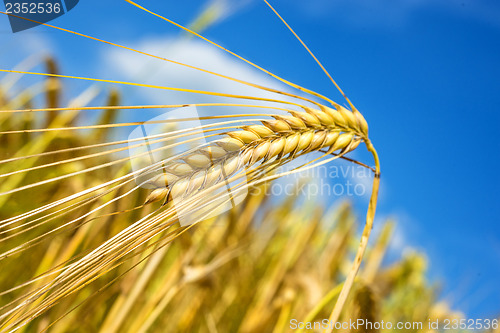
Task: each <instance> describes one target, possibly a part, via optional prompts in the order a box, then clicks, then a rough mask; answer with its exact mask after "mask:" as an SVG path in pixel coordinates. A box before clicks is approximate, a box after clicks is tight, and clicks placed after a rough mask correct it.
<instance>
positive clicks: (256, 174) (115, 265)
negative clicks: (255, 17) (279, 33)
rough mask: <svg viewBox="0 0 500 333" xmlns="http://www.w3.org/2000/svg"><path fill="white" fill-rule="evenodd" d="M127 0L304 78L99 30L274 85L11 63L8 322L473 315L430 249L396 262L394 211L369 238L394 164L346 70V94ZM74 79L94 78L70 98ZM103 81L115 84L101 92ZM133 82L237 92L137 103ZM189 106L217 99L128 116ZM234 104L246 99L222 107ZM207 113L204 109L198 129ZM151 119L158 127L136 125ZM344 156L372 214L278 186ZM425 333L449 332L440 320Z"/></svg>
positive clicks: (113, 327) (5, 207)
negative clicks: (435, 276) (439, 277)
mask: <svg viewBox="0 0 500 333" xmlns="http://www.w3.org/2000/svg"><path fill="white" fill-rule="evenodd" d="M127 2H128V3H129V4H128V5H132V6H135V8H136V10H137V11H141V12H147V13H149V14H150V15H152V17H153V18H154V19H159V20H163V21H165V24H171V25H172V24H173V25H174V26H177V28H179V29H181V30H184V32H186V33H189V34H191V35H192V36H193V37H192V38H201V39H202V40H204V41H205V42H207V43H209V44H210V45H211V47H213V48H219V49H222V50H223V51H225V52H228V53H230V55H231V56H233V57H236V58H237V59H239V60H240V61H242V62H245V63H246V64H247V65H249V66H253V67H254V68H256V69H257V70H259V71H263V72H264V73H266V75H268V76H271V77H272V78H273V79H276V80H277V81H278V82H280V84H282V85H286V86H287V87H289V89H288V88H287V89H286V90H279V89H277V88H275V87H268V86H264V85H261V84H260V83H254V82H247V81H245V80H244V79H242V78H238V77H230V76H228V75H225V74H220V73H216V72H213V71H211V70H207V69H204V68H200V67H196V66H193V65H190V64H189V63H181V62H179V61H174V60H171V59H168V58H164V57H162V56H160V55H155V54H151V53H147V52H145V51H142V50H135V49H132V48H131V47H128V46H125V45H120V44H118V43H115V42H112V41H103V40H100V39H99V36H87V35H85V36H83V37H84V38H86V39H92V40H94V41H96V42H98V43H105V44H107V46H108V47H110V48H118V49H122V50H124V51H126V52H132V53H141V54H142V55H146V56H148V57H151V58H155V59H156V60H160V61H164V62H170V63H174V64H175V65H176V66H181V67H183V68H187V69H190V70H195V71H199V72H203V73H204V74H207V75H211V76H216V77H219V78H220V79H223V80H228V81H230V82H232V83H235V84H236V83H237V84H242V85H245V86H248V87H251V88H253V89H257V90H259V91H263V92H265V93H266V95H265V96H266V97H259V96H250V95H240V94H233V93H226V92H222V91H202V90H199V89H190V88H177V87H171V86H157V85H152V84H146V83H140V82H124V81H118V80H110V79H104V78H99V77H81V76H78V77H74V76H71V75H70V74H66V73H63V72H61V71H60V66H59V63H58V59H57V58H54V57H47V58H44V59H41V61H42V66H41V67H42V69H40V70H38V68H35V69H2V72H3V74H5V77H6V78H7V79H10V81H9V80H5V81H4V82H7V84H4V85H3V86H1V87H0V107H1V110H0V143H1V147H2V148H1V153H0V159H1V160H0V177H1V178H2V182H1V185H0V207H1V209H0V220H1V221H0V233H1V237H0V253H1V254H0V262H1V266H0V267H1V269H2V274H1V275H0V286H1V288H0V328H1V332H11V331H16V332H43V331H48V332H106V333H107V332H210V333H212V332H289V331H294V330H293V329H292V327H291V320H292V319H296V320H297V321H299V322H315V321H318V322H321V320H323V319H330V320H331V321H332V322H337V321H348V320H349V319H352V320H356V319H365V320H367V321H371V322H376V321H380V320H384V321H392V322H397V321H400V322H402V321H404V322H421V323H427V322H428V320H429V319H430V318H432V319H438V318H439V319H444V318H448V319H455V318H461V314H460V313H458V312H456V311H452V310H451V309H450V306H449V305H448V304H446V303H444V302H440V301H439V300H438V299H436V294H437V288H438V287H437V286H435V285H431V284H430V283H429V282H428V281H427V279H426V259H425V255H424V254H421V253H408V254H406V255H405V256H403V257H402V258H401V259H400V260H399V261H398V262H396V263H394V264H392V265H389V266H383V265H382V262H383V258H384V255H385V252H386V251H387V248H388V244H389V241H390V238H391V234H392V230H393V226H394V223H393V222H392V221H387V222H386V223H385V225H384V227H383V231H382V232H381V233H380V234H379V235H377V238H376V239H374V240H371V242H370V246H368V240H369V239H370V233H371V230H372V228H373V222H374V217H375V209H376V204H377V195H378V187H379V179H380V168H381V167H380V162H379V158H378V155H377V152H376V150H375V148H374V145H373V144H372V143H371V141H370V139H369V135H368V134H369V131H368V126H369V125H368V124H367V122H366V120H365V118H364V117H363V115H362V114H361V112H360V111H358V110H357V109H356V107H355V106H354V104H353V103H352V102H351V101H350V100H349V99H348V98H347V97H346V96H345V95H344V93H343V92H342V90H341V89H340V87H338V86H337V84H336V82H335V81H334V80H333V79H332V80H331V81H332V82H333V84H334V85H335V86H336V87H337V88H338V90H339V91H340V93H341V94H342V96H343V97H344V98H345V100H344V101H338V102H337V101H333V100H332V99H330V98H328V97H325V96H323V95H321V94H319V93H316V92H314V91H311V90H309V89H307V88H304V87H301V86H299V85H297V84H295V83H292V82H289V81H287V80H286V79H284V78H281V77H279V76H277V75H275V74H273V73H271V72H270V71H268V70H266V69H264V68H263V67H260V66H258V65H257V64H254V63H252V62H251V61H250V60H247V59H244V58H243V57H240V56H239V55H237V54H235V53H233V52H232V51H229V50H226V49H225V48H224V47H222V46H219V44H217V43H216V42H214V41H210V40H208V39H206V38H205V37H203V35H202V33H201V32H198V31H202V30H203V29H200V27H199V26H196V25H193V27H191V28H192V29H195V28H196V29H195V30H192V29H191V28H189V27H184V26H181V25H180V24H178V23H176V22H174V21H171V20H170V19H169V18H168V17H167V16H162V15H161V14H160V13H155V12H150V11H149V10H148V9H147V8H145V7H141V6H140V5H139V4H136V3H134V2H132V1H128V0H127ZM268 5H269V4H268ZM267 9H268V10H271V11H272V10H274V9H273V8H272V7H271V6H270V5H269V8H267ZM275 13H276V15H277V19H280V18H281V17H279V14H278V12H275ZM283 22H284V21H283ZM285 24H286V23H285ZM48 26H49V27H51V28H52V29H55V30H59V31H61V29H62V28H59V27H56V26H55V25H54V26H52V25H48ZM290 30H291V28H290ZM65 32H66V33H69V34H76V33H78V32H71V31H65ZM291 32H293V30H291ZM77 37H78V38H80V37H82V35H81V34H80V36H75V38H77ZM182 38H185V37H182ZM297 38H298V36H297ZM304 46H305V44H304ZM306 48H307V47H306ZM311 55H312V53H311ZM313 57H314V56H313ZM318 64H319V65H320V66H321V67H322V65H321V64H320V63H319V61H318ZM325 73H326V74H327V75H328V76H329V74H328V72H326V70H325ZM26 76H30V77H31V76H34V77H35V81H36V85H35V86H26V87H23V88H24V89H23V91H22V92H20V93H16V94H14V95H12V94H10V93H9V84H10V83H9V82H11V83H12V84H17V85H22V84H23V83H22V82H23V81H22V80H21V81H20V82H19V83H18V82H17V80H18V79H19V78H22V77H26ZM330 78H331V77H330ZM67 80H78V81H81V82H83V83H84V84H86V85H88V88H87V89H86V90H84V91H83V92H82V93H81V94H80V95H79V96H73V97H74V98H72V100H71V102H70V103H69V104H62V103H61V96H62V95H63V94H64V93H65V91H64V90H65V82H66V81H67ZM96 82H98V83H102V84H109V85H106V87H107V88H106V89H105V90H104V92H99V94H98V93H96V92H95V90H94V86H93V84H94V83H96ZM125 89H160V90H164V91H167V92H183V93H190V94H195V95H197V96H201V97H204V96H208V97H217V98H221V99H220V102H213V101H212V100H209V102H205V103H203V102H195V103H193V102H192V100H190V99H189V98H187V99H186V100H185V101H184V102H183V103H181V104H168V103H169V101H168V99H167V98H166V99H165V104H162V105H153V104H149V105H139V104H134V105H127V104H124V102H123V101H124V100H126V97H127V96H126V94H125V93H123V91H124V90H125ZM292 91H294V92H292ZM97 95H99V96H100V97H99V98H100V99H97V98H96V96H97ZM269 96H273V97H269ZM95 99H97V100H98V105H95V103H94V102H95ZM254 102H258V103H257V104H256V103H254ZM344 105H345V106H344ZM187 107H207V108H210V110H213V111H210V112H209V114H208V115H203V116H199V117H197V119H193V118H190V117H185V118H182V117H177V118H175V119H160V120H154V121H151V120H150V119H149V118H145V119H141V120H138V121H136V120H135V119H134V121H132V120H125V121H123V119H124V118H123V117H121V115H122V114H123V113H124V112H130V111H135V112H137V113H138V114H139V115H140V114H141V112H142V113H143V115H146V111H147V110H154V111H156V112H166V111H169V110H173V109H182V108H187ZM226 108H229V109H230V108H235V109H237V110H238V112H236V113H233V114H229V113H225V112H220V111H217V110H221V109H226ZM240 110H244V111H240ZM89 114H92V115H93V116H91V117H89V116H88V115H89ZM125 119H126V118H125ZM193 120H196V121H199V122H196V125H195V126H191V124H192V122H193ZM145 124H146V125H147V126H154V128H155V130H157V132H155V133H145V132H144V133H142V134H141V135H139V136H137V137H131V136H130V135H129V134H130V131H131V130H132V129H134V128H137V129H140V128H141V126H144V125H145ZM186 124H188V125H187V126H186ZM200 137H203V141H200ZM359 149H366V150H367V151H368V152H369V153H370V154H371V155H372V158H373V159H372V160H371V161H358V160H356V159H354V157H353V156H352V155H350V154H349V153H352V152H353V151H355V150H359ZM132 151H133V152H134V154H132V153H131V152H132ZM153 155H154V156H155V159H151V158H150V157H151V156H153ZM338 160H343V161H346V162H348V163H352V164H353V165H357V166H360V167H362V168H365V169H366V170H368V171H369V172H370V174H371V176H372V182H373V183H372V193H371V197H370V200H369V204H368V207H366V218H364V219H363V218H361V219H360V218H359V216H358V214H356V213H355V211H354V210H353V208H352V206H351V204H350V203H349V202H348V201H344V202H342V203H341V204H338V203H337V204H335V205H330V206H325V205H322V204H318V203H312V202H304V201H303V200H302V198H301V197H300V196H299V195H291V196H284V197H278V198H273V197H272V196H271V195H269V193H268V192H267V191H266V188H267V187H269V186H270V185H271V184H272V183H273V182H274V181H276V180H277V179H279V178H283V177H286V176H290V175H294V174H299V173H301V172H305V171H307V170H311V169H313V168H318V167H321V166H323V165H329V164H331V163H336V162H338ZM297 161H298V162H297ZM371 165H373V167H372V166H371ZM360 228H362V232H361V234H360V233H359V232H358V231H359V229H360ZM365 252H366V253H365ZM333 329H334V328H333V327H326V328H324V327H319V326H318V327H314V328H312V329H308V328H302V329H299V331H315V332H316V331H317V332H320V331H323V332H330V331H332V330H333ZM340 331H350V329H349V328H347V329H341V330H340ZM366 331H370V332H371V331H377V330H370V329H366ZM380 331H391V330H380ZM411 331H414V332H429V331H432V330H431V329H429V328H428V327H427V326H426V325H424V326H423V327H421V328H415V329H412V330H411Z"/></svg>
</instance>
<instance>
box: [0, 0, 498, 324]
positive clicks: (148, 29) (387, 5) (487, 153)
mask: <svg viewBox="0 0 500 333" xmlns="http://www.w3.org/2000/svg"><path fill="white" fill-rule="evenodd" d="M142 3H143V4H144V5H146V6H148V8H150V9H152V10H155V11H157V12H159V13H161V14H162V15H164V16H167V17H169V18H171V19H173V20H175V21H178V22H179V23H182V24H188V23H190V22H191V21H192V20H193V19H194V18H195V17H196V16H197V15H198V14H199V13H200V12H201V11H202V9H203V6H204V4H205V3H206V1H189V2H188V3H181V2H179V1H162V2H155V3H154V4H150V3H148V2H144V1H143V2H142ZM272 3H273V4H274V5H275V7H276V8H277V9H278V10H279V12H280V13H281V14H282V15H283V16H284V17H285V18H286V19H287V20H288V22H289V23H290V24H291V25H292V26H293V27H294V29H295V30H296V31H297V33H298V34H299V35H300V36H301V38H303V40H304V41H305V42H306V43H307V44H308V45H309V47H310V48H311V49H312V50H313V52H315V54H316V55H317V57H318V58H319V59H320V60H321V61H322V62H323V64H324V65H325V67H326V68H327V69H328V70H329V71H330V72H331V73H332V75H333V76H334V78H335V79H336V80H337V82H338V83H339V84H340V85H341V87H342V88H343V89H344V91H345V92H346V94H347V95H348V96H349V97H350V99H351V100H352V101H353V102H354V104H355V105H356V106H357V108H358V109H359V110H360V111H361V112H362V113H363V114H364V115H365V117H366V118H367V120H368V123H369V124H370V136H371V139H372V141H373V142H374V144H375V146H376V147H377V149H378V151H379V154H380V158H381V161H382V170H383V175H382V176H383V178H382V179H383V182H382V189H381V200H380V206H379V209H378V216H379V220H380V219H382V218H385V217H388V216H395V217H396V219H397V220H398V235H400V237H402V238H403V240H404V244H407V245H409V246H411V247H413V248H417V249H421V250H423V251H425V252H426V253H427V254H428V257H429V260H430V271H431V278H432V279H435V280H437V281H443V284H444V287H443V293H442V296H443V297H444V298H445V299H448V300H450V302H452V303H453V304H455V305H456V306H455V307H456V309H457V310H462V311H464V312H465V313H466V314H467V316H468V318H474V319H475V318H485V317H493V316H498V314H499V312H500V284H499V283H498V276H500V226H499V222H500V218H499V216H500V208H499V207H500V206H499V205H498V203H497V202H498V191H499V188H500V177H499V174H498V170H497V165H498V163H499V162H500V157H499V153H498V151H499V148H500V144H499V141H498V138H497V135H498V133H499V132H500V125H499V124H500V116H499V112H498V106H499V105H500V42H499V41H500V3H498V2H497V1H493V0H491V1H486V0H474V1H472V0H462V1H455V0H436V1H431V0H392V1H387V2H376V3H378V4H374V3H375V2H369V1H363V0H354V1H347V0H341V1H335V2H333V1H329V0H310V1H299V0H287V1H284V0H281V1H273V2H272ZM238 4H241V7H239V8H238V9H237V10H235V11H233V12H231V13H230V14H231V15H228V16H227V17H226V18H225V19H224V20H222V21H221V22H218V23H217V24H216V25H214V26H212V27H211V28H210V29H208V30H207V31H206V32H205V35H206V36H207V37H209V38H213V39H214V40H216V41H217V42H220V43H222V44H223V45H224V46H225V47H228V48H229V49H231V50H233V51H235V52H237V53H239V54H240V55H242V56H244V57H246V58H248V59H250V60H251V61H253V62H255V63H257V64H259V65H261V66H263V67H265V68H266V69H269V70H271V71H272V72H274V73H275V74H278V75H280V76H283V77H285V78H286V79H288V80H290V81H292V82H295V83H298V84H300V85H302V86H305V87H308V88H310V89H312V90H315V91H317V92H320V93H322V94H325V95H327V96H330V97H332V98H334V99H335V100H337V101H342V100H341V97H340V95H339V94H338V92H336V90H335V88H334V87H333V85H332V84H331V83H330V82H329V81H328V79H327V78H326V76H325V75H324V74H322V72H321V70H320V69H319V68H318V67H317V66H316V65H315V64H314V62H313V60H312V59H311V58H310V57H309V56H308V55H307V53H306V52H305V51H304V50H303V49H302V48H301V46H300V45H299V44H298V43H297V41H295V40H294V39H293V36H291V34H290V33H289V32H287V31H286V30H285V28H284V27H283V25H282V24H281V23H280V22H279V21H278V20H277V18H276V17H275V16H273V14H272V13H271V12H270V11H269V9H267V8H266V6H265V5H264V4H263V3H262V2H260V1H244V0H240V1H239V2H238ZM53 23H54V24H55V25H58V26H61V27H65V28H68V29H74V30H77V31H79V32H82V33H86V34H89V35H93V36H96V37H100V38H104V39H108V40H111V41H115V42H118V43H123V44H125V45H131V46H137V47H141V46H142V47H144V48H149V49H151V51H154V52H158V53H160V54H163V52H164V53H165V54H169V55H171V56H172V57H173V58H175V56H179V57H184V58H185V56H186V52H187V51H188V50H192V49H193V48H194V49H195V50H206V48H205V46H201V45H202V44H189V45H188V46H182V45H181V46H179V45H177V46H175V47H176V48H175V50H177V51H178V52H177V53H176V52H173V51H171V50H172V49H173V48H172V47H171V45H172V43H175V42H174V41H175V39H176V38H177V37H179V35H180V33H179V30H178V29H177V28H175V27H172V26H170V25H169V24H168V23H166V22H163V21H161V20H159V19H157V18H154V17H152V16H151V15H148V14H146V13H143V12H140V11H138V10H137V9H135V8H133V7H132V6H131V5H129V4H126V3H125V2H123V1H118V0H116V1H115V0H113V1H106V2H102V1H101V2H97V1H82V2H81V3H80V4H79V5H78V6H77V7H76V8H75V9H74V10H72V11H71V12H69V13H68V14H66V15H64V16H63V17H60V18H58V19H57V20H56V21H54V22H53ZM0 36H1V37H0V38H1V40H2V45H3V46H2V49H1V50H0V60H1V62H2V65H1V68H3V69H9V68H12V67H13V66H14V65H15V64H17V63H18V62H19V61H20V60H22V59H24V58H25V57H26V56H27V55H28V54H32V53H34V52H39V51H41V50H45V51H48V52H50V53H52V54H54V55H55V56H56V57H57V58H58V59H59V60H60V63H61V70H62V71H63V72H64V73H65V74H74V75H81V76H93V77H103V78H112V79H115V78H118V79H128V80H133V79H135V80H136V81H138V80H142V79H144V80H152V81H153V82H167V83H168V84H171V85H175V83H178V84H179V85H182V84H183V83H187V82H192V81H191V80H192V78H191V77H190V75H191V73H190V72H179V71H178V70H176V69H173V68H167V69H165V70H164V71H163V72H158V73H152V74H151V75H152V76H153V77H154V78H143V77H140V76H137V75H138V74H137V73H138V72H139V69H141V68H143V67H142V66H146V68H150V67H148V66H150V65H149V64H150V63H151V66H153V65H154V64H155V63H154V62H152V61H151V60H148V59H147V58H144V57H142V58H141V57H138V58H133V57H131V58H128V55H126V54H124V53H123V52H118V51H116V50H114V49H112V48H111V47H108V46H105V45H102V44H99V43H96V42H93V41H87V40H84V39H81V38H79V37H75V36H72V35H68V34H65V33H60V32H55V31H52V30H50V29H48V28H45V27H38V28H35V29H32V30H28V31H26V32H21V33H17V34H12V33H10V28H9V26H8V21H7V19H6V18H3V19H0ZM162 43H164V45H161V44H162ZM193 43H194V42H193ZM4 46H5V47H4ZM169 52H171V53H169ZM207 52H209V51H207ZM200 54H202V53H200ZM203 54H205V53H203ZM195 55H196V54H195ZM225 57H226V56H221V55H220V54H219V53H213V54H211V53H207V56H206V58H203V57H196V56H195V57H194V58H193V59H192V61H193V62H196V63H198V64H199V66H200V67H203V66H204V65H206V66H211V65H210V64H211V63H212V64H214V63H215V65H213V66H215V68H217V69H219V70H222V71H224V70H226V71H229V72H230V73H236V74H241V75H242V76H243V77H246V78H249V80H252V79H253V80H254V81H258V82H266V83H267V82H269V81H270V80H269V78H267V77H266V76H263V75H260V74H258V73H255V72H254V71H252V70H250V69H248V68H246V67H244V66H243V65H241V64H236V63H234V64H233V63H230V64H228V65H227V67H225V66H226V65H223V63H224V62H222V60H226V59H230V58H229V57H227V58H225ZM219 60H220V61H221V63H218V61H219ZM217 66H218V67H217ZM153 68H154V66H153ZM155 80H156V81H155ZM163 80H164V81H163ZM168 80H171V82H169V81H168ZM183 80H184V81H183ZM167 83H165V84H167ZM213 84H216V83H213ZM200 85H201V86H203V84H202V83H200ZM211 85H212V83H211ZM68 86H69V87H70V88H71V89H74V90H75V91H77V90H78V89H79V86H78V84H76V83H71V82H68ZM217 87H219V86H217ZM224 87H228V86H224V85H221V86H220V88H224ZM129 91H130V90H129ZM134 94H138V95H142V92H141V93H140V92H136V90H134V91H131V94H129V95H127V98H128V99H129V100H128V102H131V101H135V99H134V98H137V99H140V97H139V96H138V95H134ZM145 94H148V92H145ZM146 96H148V99H152V100H154V103H160V102H161V101H165V100H162V98H166V99H168V98H170V97H172V96H165V95H158V94H157V93H156V95H154V96H153V95H146ZM185 97H186V96H185V95H182V96H181V95H179V96H175V97H172V98H173V99H174V100H176V99H175V98H177V99H182V98H185ZM168 101H171V99H168ZM190 101H191V100H190ZM125 102H126V101H125ZM356 157H359V158H361V159H363V160H364V161H370V159H369V156H368V155H365V154H360V155H359V156H356ZM363 200H364V199H362V200H360V203H359V205H358V204H357V207H358V206H359V209H360V215H361V214H364V212H363V209H364V207H366V202H365V201H363ZM363 205H364V206H363Z"/></svg>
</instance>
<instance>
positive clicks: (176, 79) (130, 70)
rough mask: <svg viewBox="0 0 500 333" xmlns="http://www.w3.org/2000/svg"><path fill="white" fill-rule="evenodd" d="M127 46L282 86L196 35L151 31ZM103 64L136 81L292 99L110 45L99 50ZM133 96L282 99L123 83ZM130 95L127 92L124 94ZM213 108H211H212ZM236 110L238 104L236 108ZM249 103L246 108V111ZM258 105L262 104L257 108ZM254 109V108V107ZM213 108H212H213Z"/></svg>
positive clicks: (177, 100)
mask: <svg viewBox="0 0 500 333" xmlns="http://www.w3.org/2000/svg"><path fill="white" fill-rule="evenodd" d="M132 47H134V48H136V49H138V50H141V51H145V52H148V53H151V54H154V55H158V56H161V57H164V58H167V59H170V60H174V61H179V62H182V63H185V64H189V65H192V66H196V67H200V68H203V69H206V70H210V71H213V72H217V73H221V74H224V75H227V76H231V77H235V78H238V79H240V80H245V81H248V82H252V83H255V84H259V85H264V86H268V87H272V88H275V89H278V90H285V89H287V87H286V86H285V85H284V84H281V83H279V82H278V81H276V80H274V79H272V78H271V77H270V76H269V75H267V74H265V73H262V72H260V71H258V70H256V69H254V68H252V67H251V66H249V65H247V64H246V63H244V62H242V61H240V60H238V59H236V58H235V57H233V56H231V55H229V54H227V53H225V52H223V51H222V50H220V49H217V48H216V47H214V46H213V45H210V44H208V43H207V42H204V41H201V40H198V39H182V40H179V39H173V38H167V37H156V38H148V39H144V40H142V41H140V42H138V43H135V45H132ZM101 63H104V64H105V68H104V69H103V70H104V71H105V72H106V73H107V76H108V77H113V78H119V79H122V80H127V81H132V82H141V83H147V84H153V85H161V86H168V87H176V88H186V89H195V90H203V91H212V92H221V93H228V94H234V95H247V96H257V97H264V98H272V99H279V100H288V101H291V100H293V99H292V98H289V97H286V96H282V95H278V94H274V93H271V92H266V91H263V90H260V89H257V88H253V87H250V86H246V85H243V84H240V83H237V82H233V81H230V80H228V79H224V78H220V77H216V76H214V75H210V74H207V73H202V72H200V71H197V70H194V69H190V68H186V67H183V66H179V65H175V64H172V63H169V62H166V61H162V60H159V59H153V58H148V57H146V56H144V55H140V54H137V53H133V52H130V51H127V50H121V49H113V50H111V51H107V53H105V54H104V61H103V62H101ZM128 90H129V91H133V93H134V94H135V97H138V98H139V97H140V95H139V94H138V93H139V92H140V94H141V95H142V96H143V97H142V98H141V99H143V100H144V96H145V97H146V99H147V100H148V102H149V104H153V103H158V104H183V103H202V102H225V103H231V102H232V103H240V104H252V105H256V104H265V105H269V106H278V107H283V104H277V103H262V102H258V101H252V100H246V99H229V98H223V97H215V96H208V95H202V94H193V93H182V92H173V91H166V90H158V89H141V88H133V89H128ZM127 96H129V97H130V95H127ZM212 110H213V109H212ZM237 111H239V112H241V110H237ZM248 111H249V109H246V112H248ZM261 111H262V110H261ZM222 112H223V113H226V112H228V110H225V109H224V110H223V109H221V108H219V110H218V111H217V112H215V113H217V114H219V113H222ZM254 112H255V111H254ZM215 113H213V114H215Z"/></svg>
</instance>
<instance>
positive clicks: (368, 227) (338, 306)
mask: <svg viewBox="0 0 500 333" xmlns="http://www.w3.org/2000/svg"><path fill="white" fill-rule="evenodd" d="M365 143H366V148H367V149H368V151H369V152H371V153H372V155H373V159H374V162H375V176H374V178H373V187H372V194H371V197H370V203H369V204H368V211H367V213H366V224H365V228H364V229H363V234H362V236H361V241H360V243H359V247H358V252H357V253H356V257H355V258H354V262H353V263H352V267H351V270H350V271H349V274H348V275H347V278H346V280H345V283H344V286H343V287H342V290H341V291H340V295H339V298H338V299H337V302H336V303H335V306H334V307H333V310H332V313H331V314H330V318H329V321H328V322H329V323H330V324H329V325H327V328H325V329H324V330H323V333H331V332H332V330H333V327H334V325H331V324H332V323H333V324H334V323H336V322H337V320H338V319H339V317H340V313H341V312H342V309H343V307H344V304H345V302H346V300H347V297H348V296H349V292H350V291H351V288H352V285H353V284H354V279H355V278H356V274H357V273H358V271H359V267H360V266H361V260H362V259H363V255H364V254H365V250H366V247H367V245H368V240H369V238H370V234H371V231H372V228H373V219H374V217H375V210H376V209H377V199H378V188H379V185H380V161H379V158H378V154H377V151H376V150H375V147H373V145H372V143H371V142H370V140H368V139H366V141H365Z"/></svg>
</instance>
